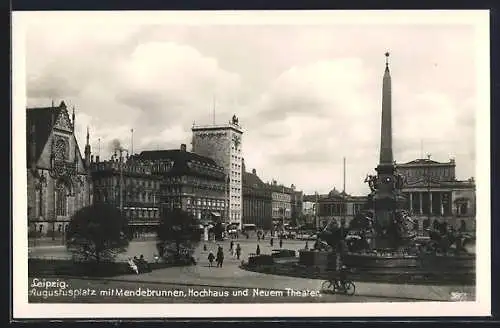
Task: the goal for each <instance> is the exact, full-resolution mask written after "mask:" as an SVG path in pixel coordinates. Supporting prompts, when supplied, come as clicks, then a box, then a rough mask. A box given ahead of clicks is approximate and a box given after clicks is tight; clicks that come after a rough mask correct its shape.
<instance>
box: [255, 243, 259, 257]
mask: <svg viewBox="0 0 500 328" xmlns="http://www.w3.org/2000/svg"><path fill="white" fill-rule="evenodd" d="M255 254H257V256H258V255H260V246H259V245H258V244H257V249H256V250H255Z"/></svg>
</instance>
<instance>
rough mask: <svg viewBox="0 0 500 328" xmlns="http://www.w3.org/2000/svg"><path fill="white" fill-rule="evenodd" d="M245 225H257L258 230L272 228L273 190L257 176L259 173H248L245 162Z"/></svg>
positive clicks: (254, 171) (253, 171)
mask: <svg viewBox="0 0 500 328" xmlns="http://www.w3.org/2000/svg"><path fill="white" fill-rule="evenodd" d="M243 224H255V226H256V227H257V229H264V230H270V229H271V228H272V196H271V190H270V189H269V188H267V187H266V184H265V183H264V182H262V180H261V179H260V178H259V177H258V176H257V171H256V170H255V169H252V172H251V173H250V172H246V169H245V164H244V162H243Z"/></svg>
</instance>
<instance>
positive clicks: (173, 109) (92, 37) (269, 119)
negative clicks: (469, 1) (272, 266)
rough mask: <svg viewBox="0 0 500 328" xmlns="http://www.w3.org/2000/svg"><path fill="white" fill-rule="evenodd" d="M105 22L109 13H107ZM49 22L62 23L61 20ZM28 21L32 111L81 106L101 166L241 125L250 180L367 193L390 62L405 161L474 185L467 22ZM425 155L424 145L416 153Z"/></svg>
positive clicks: (397, 145) (397, 141)
mask: <svg viewBox="0 0 500 328" xmlns="http://www.w3.org/2000/svg"><path fill="white" fill-rule="evenodd" d="M110 15H111V14H110ZM54 17H55V16H54ZM54 17H53V18H52V19H50V20H44V21H43V22H37V21H34V22H33V23H31V24H30V25H29V28H28V29H27V30H26V74H27V75H26V82H27V84H26V87H27V90H26V91H27V98H28V99H27V101H28V106H47V105H50V103H51V101H52V100H54V102H56V103H59V102H60V101H61V100H64V101H65V102H66V104H68V105H69V106H75V107H76V120H77V126H78V132H77V133H78V135H77V137H78V140H79V143H80V146H81V147H82V148H83V144H84V143H85V130H86V128H87V126H88V127H89V128H90V131H91V144H92V148H93V152H94V154H96V153H97V150H98V138H100V139H101V142H100V145H101V146H100V155H101V158H102V157H107V156H109V154H110V150H111V149H110V146H109V145H110V143H111V141H112V140H113V139H114V138H118V139H119V140H120V141H121V142H122V144H123V145H125V146H126V147H128V146H129V144H130V129H132V128H133V129H134V150H135V151H136V152H138V151H141V150H148V149H170V148H178V147H179V145H180V144H181V143H187V144H189V142H190V136H191V131H190V128H191V125H192V123H193V122H196V123H197V124H208V123H211V122H212V120H213V117H212V103H213V99H214V98H215V100H216V101H215V103H216V110H215V112H216V115H215V120H216V122H217V123H225V122H227V121H228V120H229V119H230V118H231V116H232V115H233V114H236V115H237V116H238V117H239V119H240V123H241V125H242V126H243V128H244V129H245V133H244V138H243V150H244V154H245V162H246V166H247V170H251V169H252V168H255V169H256V170H257V172H258V174H259V176H260V177H261V178H262V179H263V180H264V181H269V180H271V179H276V180H278V182H282V183H284V184H285V185H290V184H292V183H293V184H295V185H296V186H298V188H299V189H302V190H304V191H305V192H306V193H313V192H314V191H318V192H320V193H326V192H328V191H329V190H331V189H332V188H333V187H336V188H337V189H341V188H342V158H343V157H344V156H345V157H346V158H347V179H346V180H347V181H346V189H347V192H349V193H352V194H365V193H367V192H368V187H367V186H366V185H365V184H364V183H363V180H364V177H365V176H366V174H367V173H370V174H372V173H374V168H375V167H376V165H377V161H378V151H379V142H380V111H381V96H382V91H381V87H382V75H383V71H384V65H385V64H384V62H385V58H384V52H385V51H386V50H389V51H390V52H391V58H390V68H391V74H392V92H393V139H394V141H393V145H394V157H395V159H396V160H397V161H398V162H407V161H411V160H413V159H416V158H419V157H420V156H421V154H422V148H423V154H424V155H425V154H427V153H430V154H431V155H432V158H433V159H435V160H437V161H448V160H449V158H450V157H454V158H455V159H456V161H457V176H458V178H459V179H465V178H468V177H470V176H474V175H475V156H476V154H475V111H476V110H477V108H476V103H477V97H478V90H477V87H476V68H475V63H476V62H477V61H478V58H476V51H475V46H476V41H477V40H476V39H475V38H476V37H475V35H476V34H475V30H474V27H473V26H472V25H468V24H467V22H465V23H461V24H448V25H444V24H439V25H432V24H431V25H429V24H425V25H423V24H405V25H394V24H387V25H381V24H358V25H355V24H332V23H330V24H305V25H304V24H290V23H286V24H250V23H249V24H234V25H230V24H224V25H220V24H196V25H194V24H189V25H188V24H180V23H179V24H161V22H156V21H155V22H151V23H148V22H147V21H143V22H141V23H140V24H138V23H137V22H133V21H130V23H121V24H118V25H117V24H113V23H112V20H111V19H110V20H103V19H101V20H91V19H89V20H81V21H78V20H77V21H73V22H72V21H70V20H67V19H66V20H62V21H58V20H57V19H55V18H54ZM422 145H423V147H422Z"/></svg>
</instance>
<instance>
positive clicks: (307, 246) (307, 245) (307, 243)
mask: <svg viewBox="0 0 500 328" xmlns="http://www.w3.org/2000/svg"><path fill="white" fill-rule="evenodd" d="M304 248H305V249H306V250H308V249H309V242H308V241H307V240H306V247H304Z"/></svg>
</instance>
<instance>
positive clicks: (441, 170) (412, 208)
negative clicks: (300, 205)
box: [305, 158, 476, 232]
mask: <svg viewBox="0 0 500 328" xmlns="http://www.w3.org/2000/svg"><path fill="white" fill-rule="evenodd" d="M455 166H456V163H455V161H454V160H453V159H452V160H450V161H449V162H444V163H442V162H437V161H433V160H431V159H430V158H427V159H417V160H414V161H411V162H408V163H403V164H397V165H396V170H397V172H398V173H400V174H402V175H403V176H405V178H406V183H405V185H404V187H403V189H402V194H403V196H404V198H405V199H406V205H405V208H406V209H408V210H409V212H410V215H411V217H412V219H414V220H416V221H417V222H418V228H419V230H420V231H423V230H425V229H426V228H428V227H430V226H431V225H432V222H433V221H434V220H438V221H446V222H447V223H448V224H449V225H451V226H453V227H454V228H456V229H462V230H465V231H468V232H474V231H475V224H476V221H475V215H476V195H475V181H474V179H473V178H470V179H468V180H466V181H460V180H457V179H456V177H455ZM305 199H307V202H313V201H314V200H315V199H314V196H313V195H309V196H306V197H305ZM367 201H368V197H366V196H351V195H346V194H344V193H342V192H339V191H337V190H335V189H333V190H332V191H331V192H330V193H328V194H327V195H318V201H317V202H318V217H319V223H318V224H319V226H320V227H321V226H325V224H327V223H328V222H329V221H330V220H332V219H335V220H337V221H340V219H341V218H345V221H346V223H347V224H348V223H349V222H350V220H352V218H353V217H354V216H355V215H356V214H357V213H358V212H359V211H360V210H362V209H364V208H365V207H366V205H367ZM308 206H309V207H311V206H313V207H314V204H311V205H308Z"/></svg>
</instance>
